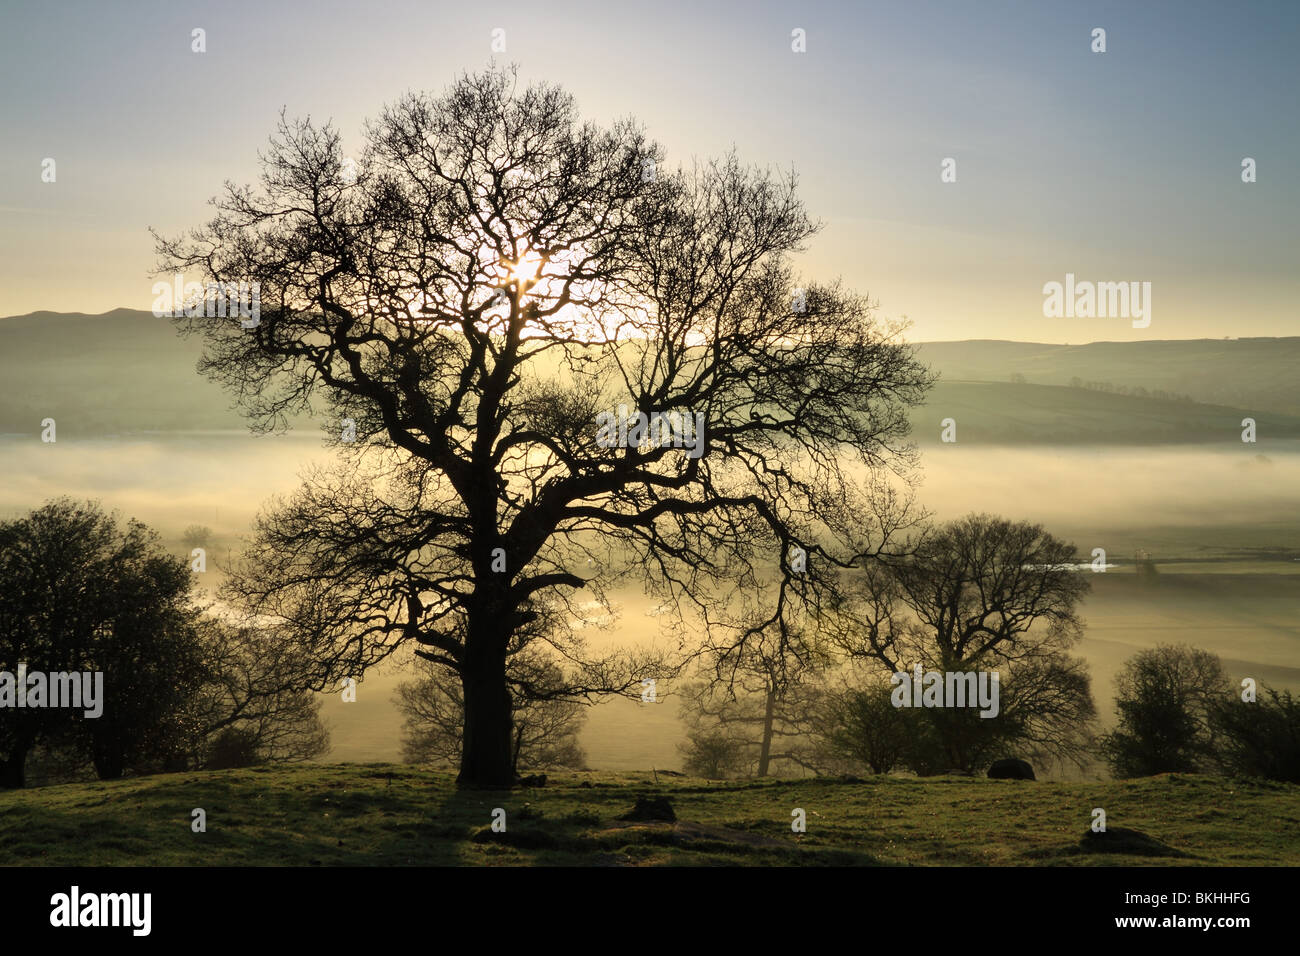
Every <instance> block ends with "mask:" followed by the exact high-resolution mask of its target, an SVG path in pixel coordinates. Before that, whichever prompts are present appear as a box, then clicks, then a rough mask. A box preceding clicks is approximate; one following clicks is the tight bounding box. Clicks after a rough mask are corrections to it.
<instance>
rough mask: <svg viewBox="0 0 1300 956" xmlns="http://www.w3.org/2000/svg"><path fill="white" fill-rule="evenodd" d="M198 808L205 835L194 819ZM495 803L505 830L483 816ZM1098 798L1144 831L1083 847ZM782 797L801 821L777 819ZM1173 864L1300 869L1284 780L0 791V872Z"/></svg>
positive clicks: (395, 775)
mask: <svg viewBox="0 0 1300 956" xmlns="http://www.w3.org/2000/svg"><path fill="white" fill-rule="evenodd" d="M643 794H657V795H664V796H667V797H668V798H669V799H670V800H671V801H672V803H673V806H674V808H675V812H676V816H677V822H676V823H675V824H669V823H628V822H624V821H620V820H618V819H617V818H618V817H619V816H621V815H622V814H624V813H626V812H627V811H628V810H630V809H631V807H632V805H633V803H634V802H635V799H636V797H637V796H638V795H643ZM199 807H201V808H203V809H204V810H205V811H206V814H207V830H206V832H204V833H194V832H193V831H192V830H191V811H192V810H193V809H194V808H199ZM498 807H500V808H502V809H504V810H505V811H506V830H505V832H504V833H497V832H493V830H492V829H491V825H490V824H491V821H492V811H493V809H494V808H498ZM1094 807H1102V808H1104V809H1105V811H1106V814H1107V824H1108V826H1109V827H1112V828H1120V827H1124V828H1129V829H1132V830H1137V831H1140V833H1142V834H1145V835H1146V836H1149V837H1151V838H1152V839H1153V840H1154V841H1157V843H1155V844H1151V845H1150V846H1148V845H1147V844H1145V843H1141V842H1139V843H1136V844H1135V845H1134V846H1133V847H1132V848H1130V852H1087V851H1085V850H1083V849H1081V847H1080V841H1081V839H1082V838H1083V837H1084V834H1085V832H1087V831H1088V826H1089V823H1090V821H1091V818H1092V810H1093V808H1094ZM795 808H802V809H804V810H805V812H806V815H807V832H806V833H802V834H797V833H794V832H792V831H791V819H792V818H791V811H792V810H794V809H795ZM1161 847H1163V848H1165V849H1169V850H1173V851H1176V853H1174V854H1167V855H1166V854H1165V853H1164V851H1163V850H1162V849H1161ZM1169 864H1178V865H1205V866H1209V865H1218V866H1244V865H1279V866H1297V865H1300V786H1295V785H1291V784H1278V783H1269V782H1265V781H1251V782H1244V781H1234V780H1226V779H1222V778H1217V777H1200V776H1188V775H1177V774H1169V775H1162V776H1159V777H1152V778H1147V779H1141V780H1128V781H1105V782H1092V783H1054V782H1027V783H1024V782H1014V781H1000V780H986V779H980V778H965V777H936V778H928V779H925V780H919V779H916V778H910V777H879V778H873V779H870V780H867V781H839V780H831V779H808V780H764V781H734V782H717V781H704V780H696V779H691V778H685V777H668V776H666V775H663V774H661V775H660V776H659V777H658V780H657V781H656V780H655V778H653V777H652V776H651V775H650V774H631V773H571V774H559V775H556V776H554V777H552V778H551V780H550V782H549V783H548V785H547V786H546V787H545V788H540V789H528V790H515V791H511V792H504V791H502V792H494V791H458V790H457V789H456V788H455V786H454V783H453V777H452V775H451V774H449V773H446V772H440V771H431V770H427V769H423V768H420V767H413V766H406V765H398V764H364V765H362V764H343V765H333V766H319V765H306V766H297V767H290V768H255V769H248V770H233V771H214V772H204V773H182V774H168V775H161V776H155V777H145V778H137V779H133V780H123V781H115V782H99V783H86V784H67V785H62V786H53V787H44V788H39V789H32V790H25V791H0V865H6V866H13V865H38V866H39V865H47V866H56V865H59V866H129V865H163V866H276V865H291V866H315V865H319V866H345V865H352V866H357V865H360V866H407V865H467V866H501V865H561V866H567V865H598V866H600V865H605V866H646V865H732V866H735V865H743V866H750V865H758V866H787V865H917V866H940V865H959V866H970V865H1001V866H1008V865H1009V866H1022V865H1029V866H1039V865H1072V866H1073V865H1112V866H1113V865H1127V866H1132V865H1142V866H1147V865H1150V866H1159V865H1169Z"/></svg>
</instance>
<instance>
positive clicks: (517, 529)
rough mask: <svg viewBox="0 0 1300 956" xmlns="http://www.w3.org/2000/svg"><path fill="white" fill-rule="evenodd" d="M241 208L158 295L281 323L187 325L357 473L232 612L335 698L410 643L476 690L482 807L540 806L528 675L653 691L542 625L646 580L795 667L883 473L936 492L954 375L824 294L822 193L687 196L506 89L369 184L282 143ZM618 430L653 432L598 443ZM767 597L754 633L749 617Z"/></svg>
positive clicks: (264, 423) (767, 189)
mask: <svg viewBox="0 0 1300 956" xmlns="http://www.w3.org/2000/svg"><path fill="white" fill-rule="evenodd" d="M345 171H346V173H345ZM214 203H215V205H216V206H217V209H218V213H217V215H216V217H215V218H213V219H212V221H211V222H210V223H209V224H208V225H207V226H205V227H201V228H199V229H197V230H195V231H194V232H192V233H191V234H189V235H188V236H186V237H181V238H177V239H170V240H168V239H159V252H160V269H161V270H166V271H185V270H197V271H199V272H201V273H202V274H203V276H204V277H205V279H206V280H208V281H212V282H216V283H229V284H232V285H234V284H237V283H238V282H240V281H245V282H249V283H252V282H256V283H258V289H259V295H260V314H259V315H258V316H257V319H256V321H255V322H254V321H249V320H248V319H245V320H244V321H240V320H239V319H238V318H230V317H226V318H224V319H223V318H220V317H216V316H213V317H210V316H206V315H204V314H203V312H204V310H203V309H201V308H198V307H191V308H190V309H189V310H188V311H187V315H186V316H185V317H183V318H180V319H178V322H179V324H180V325H181V327H182V328H183V329H184V330H187V331H191V332H193V331H197V332H200V333H202V334H203V335H204V337H205V338H206V351H205V357H204V360H203V362H202V363H201V368H202V369H203V370H205V371H206V372H208V373H209V374H210V375H212V376H213V377H215V378H216V379H217V380H218V381H221V382H223V383H224V384H226V385H227V386H228V387H229V388H231V389H232V390H233V391H234V392H235V393H236V394H237V395H238V396H239V398H240V399H241V400H242V402H243V404H244V406H245V407H246V409H247V411H248V412H249V414H250V416H251V417H252V418H253V420H254V421H255V422H256V423H257V427H261V428H275V427H280V426H283V425H284V424H285V421H286V416H287V415H289V414H294V413H298V412H302V411H305V410H309V409H313V408H314V409H315V410H316V411H318V412H324V411H328V412H329V414H330V415H332V416H334V417H335V418H337V419H348V420H349V422H347V423H342V424H340V425H338V426H336V430H335V436H336V437H335V439H334V440H335V443H336V444H338V446H339V447H340V449H341V451H342V457H343V462H342V467H341V468H339V469H337V470H335V471H333V472H321V473H318V474H316V475H315V476H314V477H313V478H312V479H310V480H309V481H308V483H307V485H306V486H305V487H304V488H303V490H302V491H301V492H300V493H299V494H298V495H297V496H296V497H295V498H294V499H293V500H292V501H291V502H289V503H288V504H287V505H285V506H284V507H282V508H281V509H280V510H278V511H275V512H273V513H271V514H268V515H267V516H265V517H264V518H263V520H262V521H261V523H260V525H259V537H258V543H257V546H256V547H255V548H254V549H253V552H252V554H251V556H250V559H251V563H250V564H248V565H247V566H246V567H245V570H244V571H243V572H240V573H237V574H236V575H235V576H234V585H233V587H234V592H235V593H237V594H238V596H239V597H240V598H241V599H242V600H243V601H244V602H245V603H246V604H247V605H248V606H249V607H250V610H253V611H255V612H256V613H259V614H265V615H271V616H274V617H276V618H278V619H279V620H280V621H281V622H282V623H283V624H285V625H286V626H288V627H290V628H291V629H292V631H293V633H295V634H296V635H297V638H296V639H297V640H298V641H299V642H300V643H301V652H302V653H303V654H304V655H305V656H309V657H310V658H311V659H312V660H314V661H316V662H318V670H317V673H316V680H317V682H318V685H319V686H321V687H325V686H327V685H330V684H333V683H334V682H336V681H337V680H339V679H341V678H342V677H344V676H348V675H350V674H354V673H355V672H357V671H358V670H363V669H364V668H366V667H368V666H371V665H373V664H374V663H376V662H377V661H379V660H382V659H383V658H385V657H387V656H388V655H389V654H391V653H392V652H393V651H394V650H395V649H396V648H397V647H398V646H401V645H403V644H406V643H415V644H417V645H418V646H419V649H420V650H421V651H422V652H423V653H424V654H425V655H426V656H427V657H428V658H429V659H430V660H434V661H437V662H438V663H440V664H441V665H443V666H446V667H448V668H450V669H451V670H452V671H454V672H455V673H456V674H457V675H458V677H459V679H460V681H461V685H462V690H463V696H464V706H465V730H464V746H463V749H462V756H461V766H460V777H459V779H460V781H461V782H462V784H466V785H486V786H503V785H509V784H510V783H511V782H512V779H513V778H512V761H511V741H512V727H511V709H512V696H511V693H510V685H509V682H508V680H507V660H508V658H509V656H510V655H511V654H512V653H518V652H520V651H521V650H522V649H523V648H524V647H525V646H528V645H529V644H530V643H535V642H536V641H543V642H549V643H551V645H552V650H553V651H554V653H555V654H557V655H558V656H560V657H562V658H568V660H567V661H566V662H565V663H566V664H580V665H581V666H576V667H573V668H568V667H566V673H567V672H570V671H571V672H572V673H573V674H574V675H575V677H574V678H573V679H574V684H573V685H572V687H571V688H570V690H571V691H572V692H573V693H574V694H578V695H592V694H599V693H629V692H631V691H632V690H635V689H639V681H640V679H641V678H642V677H644V676H646V674H645V672H644V671H643V670H641V671H638V664H637V662H636V661H628V660H616V659H615V658H613V657H606V658H603V659H601V660H597V661H590V660H587V659H586V658H585V657H584V656H582V650H581V647H580V642H577V641H576V639H573V637H572V635H568V636H566V635H565V634H564V633H563V632H564V631H565V628H560V629H559V631H558V632H557V631H556V630H554V629H546V630H545V631H537V632H536V635H537V636H536V638H535V640H534V641H531V642H530V641H520V640H518V639H516V636H517V635H518V634H520V633H521V631H526V630H527V628H528V626H529V625H530V624H531V623H532V622H535V621H536V619H537V617H538V616H539V615H541V614H547V613H552V610H551V609H554V608H558V609H560V610H559V611H558V612H556V613H563V614H566V615H570V616H572V615H573V612H574V608H573V607H572V606H571V605H570V602H571V601H572V600H573V598H574V595H575V594H576V593H577V592H580V591H584V590H586V591H589V592H591V593H593V594H595V595H596V598H597V600H605V598H604V595H605V593H606V589H607V587H608V586H609V585H610V584H611V583H613V582H614V581H616V580H619V579H620V578H621V577H623V576H626V575H627V574H631V573H638V574H640V575H641V576H642V577H643V580H644V583H645V586H646V588H647V589H648V590H649V591H650V592H651V593H653V594H656V595H658V596H659V597H661V598H662V600H663V602H664V604H665V606H667V607H669V608H671V609H673V610H674V611H675V612H676V613H677V614H679V615H680V614H681V613H682V612H683V611H684V610H689V611H691V612H692V613H694V614H696V615H698V616H699V617H700V618H701V620H702V621H703V622H704V626H705V627H706V628H708V629H709V630H710V633H714V634H719V633H721V632H722V631H723V630H728V631H729V632H730V633H732V634H733V637H734V640H736V641H743V640H744V639H745V638H746V636H747V635H749V634H752V633H754V632H755V631H756V629H765V628H770V629H775V632H776V633H777V634H778V635H779V639H781V640H786V641H795V640H797V636H796V635H795V633H794V631H793V630H792V629H791V628H790V627H789V626H788V625H789V623H790V622H791V620H792V619H793V618H795V617H797V616H798V615H799V614H800V612H801V609H807V608H810V607H814V608H815V607H816V606H817V605H819V604H820V603H821V601H822V600H823V599H824V596H825V594H826V593H827V591H828V589H832V588H834V586H835V576H834V574H833V569H834V568H836V567H845V566H848V565H849V564H850V563H852V562H853V561H854V560H855V558H857V557H858V556H860V555H861V554H862V553H863V552H864V550H870V547H869V546H868V545H867V544H866V543H864V542H863V541H862V540H860V536H859V535H858V534H857V532H856V531H855V530H854V525H853V522H852V520H851V518H852V517H854V516H855V515H858V514H860V513H862V512H863V511H864V510H869V506H868V505H867V504H865V503H864V499H865V498H867V497H868V496H869V495H870V494H871V491H870V487H869V486H868V484H867V483H866V482H865V481H864V480H863V479H862V475H863V473H865V472H866V471H868V470H871V471H878V470H879V469H882V468H885V467H891V466H892V467H896V468H903V467H906V466H908V465H909V464H910V463H911V461H912V459H911V457H910V456H911V454H912V452H911V448H910V446H909V445H907V444H905V438H906V433H907V419H906V416H905V411H906V407H907V406H908V405H909V404H913V403H915V402H917V401H919V400H920V398H921V396H922V394H923V391H924V389H925V387H926V386H928V384H929V382H930V380H931V378H930V375H929V373H928V372H927V371H926V370H925V369H924V368H923V367H921V366H920V365H919V364H917V362H916V361H915V360H914V358H913V356H912V353H911V351H910V349H909V348H908V347H907V346H906V345H904V344H903V343H902V340H901V328H900V327H897V326H893V325H889V326H882V325H880V324H878V323H877V322H876V321H875V319H874V318H873V310H872V308H871V305H870V303H869V302H868V301H867V300H866V299H865V298H864V297H862V296H860V295H856V294H853V293H850V292H847V291H845V290H843V289H841V288H840V287H839V286H838V285H835V284H831V285H817V284H812V283H808V284H806V287H805V286H799V285H797V284H796V278H795V275H794V272H793V270H792V267H791V265H790V255H791V254H792V253H794V252H796V251H798V250H799V249H800V248H801V245H802V243H803V242H804V241H805V240H806V239H808V238H809V237H810V236H811V235H813V233H814V232H815V231H816V228H817V227H816V225H815V224H814V223H812V222H811V221H810V219H809V218H808V216H807V214H806V213H805V211H804V209H803V207H802V205H801V204H800V202H799V201H798V200H797V198H796V196H795V179H794V176H793V175H789V176H783V177H774V176H773V175H771V174H769V173H767V172H763V171H758V170H753V169H749V168H746V167H744V166H742V165H741V164H740V163H739V162H738V161H737V160H736V159H735V158H734V157H729V158H726V159H724V160H721V161H717V162H709V163H701V164H697V165H695V166H694V167H693V168H690V169H680V168H679V169H675V170H669V169H667V168H666V167H665V166H664V164H663V154H662V150H661V149H660V148H659V147H658V146H657V145H655V144H653V143H652V142H650V141H648V140H647V139H646V138H645V136H644V134H643V133H642V132H641V130H640V129H639V128H638V127H637V126H635V125H634V124H633V123H632V122H630V121H621V122H618V123H615V124H614V125H612V126H611V127H609V128H607V129H603V128H599V127H597V126H595V125H593V124H590V123H581V122H580V121H579V120H578V118H577V115H576V111H575V107H574V104H573V101H572V99H571V98H570V97H569V96H568V95H566V94H564V93H563V92H562V91H560V90H559V89H557V88H555V87H552V86H546V85H536V86H530V87H528V88H527V89H524V90H522V91H520V90H518V89H517V85H516V82H515V80H514V77H513V75H512V73H511V72H509V71H500V70H488V71H486V72H484V73H482V74H478V75H466V76H463V77H462V78H461V79H459V80H458V81H457V82H455V83H454V84H453V85H452V86H451V87H450V89H449V90H448V91H447V92H446V93H445V95H442V96H437V97H434V96H429V95H418V94H417V95H408V96H407V97H405V98H404V99H402V100H401V101H400V102H398V103H397V104H396V105H393V106H391V107H389V108H387V109H385V110H384V111H383V112H382V114H381V116H380V117H379V119H378V120H376V121H373V122H371V123H370V124H368V126H367V128H366V145H365V149H364V151H363V152H362V153H361V154H360V156H359V159H358V161H357V162H355V163H351V162H345V157H344V156H343V152H342V149H341V146H340V139H339V136H338V134H337V133H336V132H335V131H334V130H332V129H331V128H330V127H328V126H325V127H318V126H316V125H314V124H313V123H312V122H311V121H309V120H305V121H293V122H290V121H287V120H284V119H283V118H282V120H281V123H280V127H279V130H278V133H277V134H276V135H275V136H273V138H272V141H271V145H270V148H269V151H268V152H267V153H266V155H265V156H264V157H263V174H262V179H261V182H260V184H259V186H257V187H256V188H254V187H236V186H234V185H228V186H227V189H226V191H225V193H224V195H223V196H222V197H219V198H218V199H216V200H214ZM620 405H622V406H625V407H626V408H625V409H623V410H620V409H619V406H620ZM622 411H625V412H626V415H623V414H621V412H622ZM602 413H604V414H605V415H606V416H612V417H617V418H622V419H624V420H626V419H629V418H630V419H631V420H632V424H633V427H632V429H631V430H630V431H629V432H627V433H624V432H622V431H621V429H620V430H619V434H618V437H617V441H613V442H611V441H609V440H608V433H606V436H605V438H606V440H601V427H602ZM642 415H644V416H645V420H644V421H646V422H651V423H652V424H655V423H657V424H658V426H659V427H658V429H657V430H656V429H655V428H653V427H652V428H650V429H648V430H647V429H642V428H640V427H639V423H641V422H642V419H641V418H640V416H642ZM696 416H702V417H696ZM605 421H606V423H608V421H609V418H606V419H605ZM687 422H689V423H691V425H690V427H688V426H687V425H686V423H687ZM696 422H702V423H703V427H702V429H700V431H699V432H698V433H697V432H696V431H695V429H694V423H696ZM665 423H667V424H666V425H665ZM647 431H648V432H649V433H648V434H647V433H646V432H647ZM855 466H856V469H855ZM864 466H865V467H864ZM878 544H879V543H878V542H877V543H876V546H878ZM795 549H800V551H801V553H803V554H805V555H806V559H807V570H806V571H800V570H796V569H795V568H793V567H791V562H790V558H789V555H790V554H791V553H792V552H793V551H794V550H795ZM769 567H773V568H775V569H776V573H775V577H774V578H773V579H772V580H770V581H768V584H769V585H770V586H769V587H767V588H766V589H765V590H764V591H763V594H762V597H761V600H762V606H761V608H760V609H759V610H758V613H753V612H754V610H755V609H754V608H753V607H747V608H744V609H740V608H738V607H737V604H736V602H737V601H740V600H741V598H742V597H746V596H749V598H750V599H749V601H748V603H750V604H753V602H754V601H756V600H759V598H757V597H753V596H752V595H751V594H750V592H754V591H755V590H756V589H757V588H758V586H759V583H760V582H759V578H760V577H762V576H763V572H764V571H765V569H767V568H769ZM642 663H644V662H642Z"/></svg>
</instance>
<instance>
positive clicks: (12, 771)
mask: <svg viewBox="0 0 1300 956" xmlns="http://www.w3.org/2000/svg"><path fill="white" fill-rule="evenodd" d="M26 763H27V747H25V746H20V747H16V748H14V750H13V751H12V752H11V753H10V754H9V757H8V758H7V759H0V788H4V789H6V790H21V789H23V788H24V787H25V786H27V776H26V772H25V765H26Z"/></svg>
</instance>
